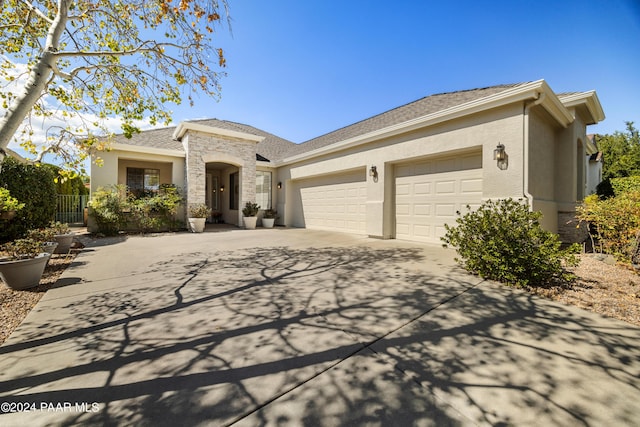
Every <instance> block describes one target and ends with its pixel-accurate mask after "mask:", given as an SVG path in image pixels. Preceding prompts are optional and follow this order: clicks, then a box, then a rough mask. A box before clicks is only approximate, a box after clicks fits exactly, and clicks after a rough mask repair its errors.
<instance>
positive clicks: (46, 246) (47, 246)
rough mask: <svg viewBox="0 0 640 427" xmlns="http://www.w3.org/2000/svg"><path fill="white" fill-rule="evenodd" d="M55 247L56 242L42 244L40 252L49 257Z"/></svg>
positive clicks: (56, 245)
mask: <svg viewBox="0 0 640 427" xmlns="http://www.w3.org/2000/svg"><path fill="white" fill-rule="evenodd" d="M57 247H58V242H45V243H43V244H42V250H43V251H45V252H46V253H48V254H49V255H53V254H54V252H55V250H56V248H57Z"/></svg>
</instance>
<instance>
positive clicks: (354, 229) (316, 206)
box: [296, 168, 367, 234]
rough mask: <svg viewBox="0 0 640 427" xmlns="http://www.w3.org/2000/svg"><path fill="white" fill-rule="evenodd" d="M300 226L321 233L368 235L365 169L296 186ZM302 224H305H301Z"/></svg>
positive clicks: (305, 181) (307, 180)
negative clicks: (320, 231)
mask: <svg viewBox="0 0 640 427" xmlns="http://www.w3.org/2000/svg"><path fill="white" fill-rule="evenodd" d="M296 184H297V188H298V190H299V194H300V200H301V211H302V212H298V213H297V215H300V216H301V218H300V219H299V220H298V221H296V222H297V223H298V225H301V226H304V227H306V228H312V229H320V230H335V231H344V232H347V233H357V234H365V233H366V224H365V221H366V201H367V182H366V170H365V169H364V168H362V169H359V170H357V171H351V172H348V173H340V174H335V175H330V176H322V177H318V178H310V179H304V180H300V181H297V182H296ZM300 220H302V223H300Z"/></svg>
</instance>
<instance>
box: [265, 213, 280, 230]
mask: <svg viewBox="0 0 640 427" xmlns="http://www.w3.org/2000/svg"><path fill="white" fill-rule="evenodd" d="M276 219H278V212H276V211H275V210H274V209H267V210H265V211H264V214H263V216H262V226H263V227H264V228H273V225H274V224H275V222H276Z"/></svg>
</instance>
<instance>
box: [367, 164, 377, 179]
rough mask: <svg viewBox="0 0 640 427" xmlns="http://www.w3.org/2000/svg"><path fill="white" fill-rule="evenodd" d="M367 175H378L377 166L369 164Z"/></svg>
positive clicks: (375, 176)
mask: <svg viewBox="0 0 640 427" xmlns="http://www.w3.org/2000/svg"><path fill="white" fill-rule="evenodd" d="M369 176H372V177H374V178H377V177H378V168H377V167H376V166H371V169H369Z"/></svg>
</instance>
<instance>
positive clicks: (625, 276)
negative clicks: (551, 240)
mask: <svg viewBox="0 0 640 427" xmlns="http://www.w3.org/2000/svg"><path fill="white" fill-rule="evenodd" d="M569 271H572V272H573V273H574V274H575V275H576V276H578V279H577V280H576V281H575V282H574V283H570V284H560V285H556V286H551V287H549V288H537V289H529V292H531V293H534V294H537V295H540V296H543V297H546V298H550V299H552V300H555V301H560V302H562V303H564V304H571V305H575V306H577V307H580V308H583V309H585V310H589V311H593V312H596V313H600V314H602V315H604V316H608V317H615V318H616V319H620V320H624V321H625V322H629V323H632V324H634V325H637V326H640V275H639V274H638V273H636V272H635V271H634V270H633V269H632V267H631V266H625V265H621V264H616V263H615V262H613V260H608V259H607V258H606V257H603V256H602V255H599V254H582V255H580V264H579V265H578V266H577V267H573V268H570V269H569Z"/></svg>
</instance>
